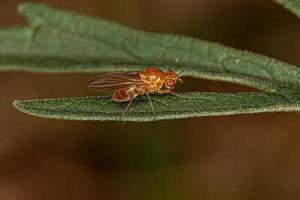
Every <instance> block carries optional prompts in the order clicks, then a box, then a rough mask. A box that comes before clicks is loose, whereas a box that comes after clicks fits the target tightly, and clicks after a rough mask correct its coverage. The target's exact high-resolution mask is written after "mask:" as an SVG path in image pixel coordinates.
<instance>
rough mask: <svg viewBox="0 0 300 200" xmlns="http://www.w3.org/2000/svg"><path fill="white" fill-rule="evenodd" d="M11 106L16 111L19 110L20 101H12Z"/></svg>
mask: <svg viewBox="0 0 300 200" xmlns="http://www.w3.org/2000/svg"><path fill="white" fill-rule="evenodd" d="M12 104H13V106H14V107H15V108H16V109H17V110H20V107H21V106H20V101H19V100H14V101H13V103H12Z"/></svg>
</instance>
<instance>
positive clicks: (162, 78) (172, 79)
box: [89, 67, 183, 113]
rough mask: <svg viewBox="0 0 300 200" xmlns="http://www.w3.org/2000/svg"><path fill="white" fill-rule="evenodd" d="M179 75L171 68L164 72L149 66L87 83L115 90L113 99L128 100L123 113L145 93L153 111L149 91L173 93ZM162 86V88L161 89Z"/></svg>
mask: <svg viewBox="0 0 300 200" xmlns="http://www.w3.org/2000/svg"><path fill="white" fill-rule="evenodd" d="M180 76H181V75H177V74H175V73H174V72H173V71H172V70H169V71H167V72H164V71H162V70H160V69H158V68H155V67H150V68H148V69H145V70H141V71H139V72H135V73H128V72H125V73H122V72H121V73H112V74H106V75H102V76H99V77H97V78H95V79H94V80H92V81H91V82H90V83H89V87H90V88H92V89H96V90H101V89H113V90H115V92H114V95H113V99H114V100H115V101H118V102H127V101H129V102H130V103H129V104H128V106H127V108H126V109H125V111H124V113H125V112H126V111H127V109H128V108H129V106H130V105H131V103H132V101H133V99H134V98H135V97H137V96H139V95H144V94H146V95H147V97H148V99H149V102H150V105H151V108H152V111H153V112H154V109H153V105H152V101H151V98H150V96H149V93H154V92H157V93H161V94H165V93H169V94H174V92H172V89H173V88H174V87H175V85H176V83H177V81H179V82H183V81H182V79H181V78H180ZM163 87H164V89H162V88H163Z"/></svg>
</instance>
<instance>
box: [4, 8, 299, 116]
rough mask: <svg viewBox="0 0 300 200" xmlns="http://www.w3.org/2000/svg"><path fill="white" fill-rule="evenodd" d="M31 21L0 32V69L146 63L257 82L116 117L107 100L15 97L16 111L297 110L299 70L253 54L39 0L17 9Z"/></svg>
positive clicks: (143, 105)
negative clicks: (244, 91)
mask: <svg viewBox="0 0 300 200" xmlns="http://www.w3.org/2000/svg"><path fill="white" fill-rule="evenodd" d="M19 10H20V12H21V14H23V15H25V17H26V18H27V19H28V21H29V23H30V26H29V27H24V28H7V29H0V40H1V41H3V42H2V43H1V46H0V71H29V72H60V73H70V72H84V73H86V72H108V71H131V70H139V69H142V68H145V67H148V66H152V65H155V66H159V67H160V68H162V69H167V68H170V69H173V70H175V71H177V72H179V71H183V73H184V76H190V77H194V78H204V79H208V80H221V81H228V82H232V83H238V84H242V85H246V86H251V87H255V88H258V89H261V90H263V91H265V92H262V93H253V94H248V93H247V94H215V93H211V94H210V93H188V94H184V95H183V97H182V98H179V99H174V97H169V96H164V95H163V96H161V95H160V96H154V99H155V100H157V101H159V102H160V103H156V105H155V107H156V113H157V115H156V117H155V118H154V117H153V115H152V113H151V111H150V109H149V105H148V102H147V101H144V100H136V101H135V103H134V105H133V106H132V108H131V112H130V113H129V115H128V116H127V117H125V118H122V119H120V117H116V116H120V114H121V113H122V112H123V109H124V106H125V105H124V104H120V103H116V102H113V101H112V100H111V99H110V98H108V97H83V98H74V99H72V98H70V99H52V100H32V101H16V102H14V105H15V107H16V108H18V109H19V110H21V111H23V112H25V113H28V114H32V115H36V116H40V117H47V118H58V119H74V120H75V119H76V120H124V121H127V120H129V121H151V120H159V119H175V118H187V117H196V116H209V115H227V114H238V113H253V112H271V111H274V112H275V111H299V102H300V101H299V96H298V94H299V91H300V89H299V88H300V70H299V69H298V68H297V67H295V66H292V65H289V64H286V63H283V62H281V61H278V60H275V59H272V58H268V57H266V56H261V55H258V54H255V53H251V52H247V51H240V50H236V49H233V48H230V47H225V46H223V45H220V44H216V43H212V42H207V41H204V40H199V39H194V38H190V37H185V36H180V35H173V34H158V33H148V32H143V31H137V30H134V29H131V28H128V27H124V26H121V25H119V24H116V23H112V22H109V21H105V20H103V19H99V18H98V19H94V18H90V17H86V16H81V15H76V14H73V13H70V12H66V11H62V10H58V9H55V8H52V7H49V6H47V5H44V4H39V3H25V4H22V5H21V6H20V9H19Z"/></svg>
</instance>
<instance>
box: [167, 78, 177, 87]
mask: <svg viewBox="0 0 300 200" xmlns="http://www.w3.org/2000/svg"><path fill="white" fill-rule="evenodd" d="M175 84H176V82H175V80H173V79H168V80H167V86H168V87H171V88H172V87H174V86H175Z"/></svg>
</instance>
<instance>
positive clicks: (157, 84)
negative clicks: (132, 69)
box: [139, 68, 166, 93]
mask: <svg viewBox="0 0 300 200" xmlns="http://www.w3.org/2000/svg"><path fill="white" fill-rule="evenodd" d="M139 76H140V78H141V80H142V81H143V82H144V83H146V85H145V86H144V90H145V92H148V93H152V92H155V91H157V90H159V89H161V88H162V87H163V85H164V83H165V79H166V75H165V73H164V72H163V71H162V70H160V69H157V68H149V69H147V70H143V71H141V72H140V73H139Z"/></svg>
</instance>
